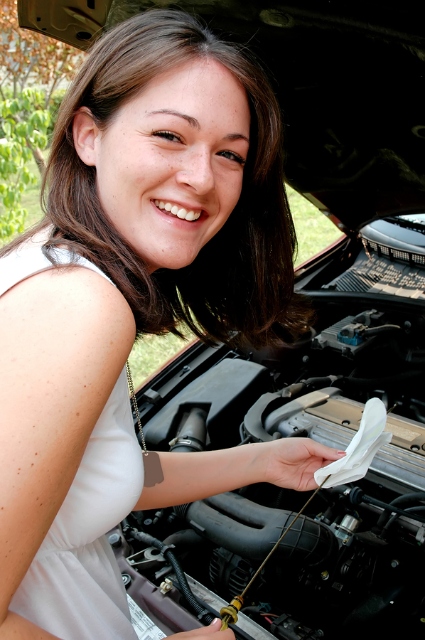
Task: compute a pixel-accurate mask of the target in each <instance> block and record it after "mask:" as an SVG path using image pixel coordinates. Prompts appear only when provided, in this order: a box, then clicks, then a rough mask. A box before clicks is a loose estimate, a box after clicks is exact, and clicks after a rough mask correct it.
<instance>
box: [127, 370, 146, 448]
mask: <svg viewBox="0 0 425 640" xmlns="http://www.w3.org/2000/svg"><path fill="white" fill-rule="evenodd" d="M125 370H126V372H127V384H128V389H129V391H130V400H131V403H132V405H133V411H134V415H135V416H136V421H137V427H138V429H139V433H140V439H141V441H142V448H143V455H144V456H147V455H148V450H147V448H146V442H145V434H144V433H143V427H142V421H141V419H140V413H139V407H138V406H137V400H136V394H135V393H134V384H133V377H132V375H131V370H130V365H129V362H128V360H127V362H126V363H125Z"/></svg>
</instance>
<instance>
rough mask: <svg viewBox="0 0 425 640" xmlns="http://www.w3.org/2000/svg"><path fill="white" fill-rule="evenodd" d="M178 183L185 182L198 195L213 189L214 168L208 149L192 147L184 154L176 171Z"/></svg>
mask: <svg viewBox="0 0 425 640" xmlns="http://www.w3.org/2000/svg"><path fill="white" fill-rule="evenodd" d="M177 181H178V182H179V184H186V185H188V186H189V187H191V188H192V189H194V190H195V191H196V193H197V194H198V195H205V194H207V193H208V192H210V191H211V190H212V189H214V183H215V178H214V170H213V167H212V162H211V155H210V151H209V150H208V149H199V148H198V149H192V150H190V151H189V150H188V153H187V154H185V157H184V159H183V163H182V166H181V169H180V170H179V171H178V173H177Z"/></svg>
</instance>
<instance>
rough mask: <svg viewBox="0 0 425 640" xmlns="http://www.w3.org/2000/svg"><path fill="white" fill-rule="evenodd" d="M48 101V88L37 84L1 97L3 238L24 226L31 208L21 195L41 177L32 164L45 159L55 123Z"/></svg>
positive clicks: (0, 218)
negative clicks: (37, 87)
mask: <svg viewBox="0 0 425 640" xmlns="http://www.w3.org/2000/svg"><path fill="white" fill-rule="evenodd" d="M44 104H45V93H44V91H41V90H39V89H34V88H27V89H24V90H23V91H22V92H21V93H20V94H18V95H17V96H16V97H7V96H5V99H4V100H1V101H0V241H5V240H7V239H9V238H10V237H11V236H12V235H13V234H15V233H16V232H18V233H20V232H21V231H23V229H24V224H25V219H26V217H27V210H26V209H25V208H24V207H22V205H21V197H22V194H23V193H24V191H25V189H26V188H27V187H28V186H30V185H33V184H36V183H37V181H38V176H36V175H34V174H33V173H32V172H31V171H30V170H29V169H28V164H29V163H30V162H31V160H32V159H33V158H34V157H37V158H38V160H39V162H41V163H42V162H43V158H42V151H43V150H44V149H46V148H47V144H48V134H49V130H50V127H51V123H52V115H51V111H50V109H46V108H45V107H44Z"/></svg>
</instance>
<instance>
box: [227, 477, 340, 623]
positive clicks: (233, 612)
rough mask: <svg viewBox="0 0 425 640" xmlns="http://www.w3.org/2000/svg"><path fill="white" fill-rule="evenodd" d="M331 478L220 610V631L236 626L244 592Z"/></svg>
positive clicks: (312, 496) (302, 508)
mask: <svg viewBox="0 0 425 640" xmlns="http://www.w3.org/2000/svg"><path fill="white" fill-rule="evenodd" d="M330 477H331V474H329V475H328V476H327V477H326V478H325V479H324V480H323V482H322V484H321V485H320V486H318V487H317V489H316V490H315V491H314V492H313V493H312V495H311V496H310V497H309V499H308V500H307V502H306V503H305V504H304V506H303V507H301V509H300V511H298V513H297V515H296V516H295V518H294V519H293V520H292V522H291V524H290V525H289V526H288V527H287V528H286V529H285V530H284V532H283V533H282V535H281V536H280V538H279V539H278V540H277V542H275V544H274V545H273V547H272V548H271V550H270V551H269V553H268V554H267V556H266V557H265V558H264V560H263V562H262V563H261V564H260V566H259V567H258V569H257V571H256V572H255V573H254V575H253V576H252V578H251V580H250V581H249V582H248V584H247V585H246V587H245V589H244V590H243V591H242V593H241V594H240V595H238V596H235V597H234V598H233V599H232V600H231V601H230V602H229V604H228V605H227V606H225V607H223V608H222V609H221V610H220V617H221V627H220V631H224V630H225V629H227V628H228V626H229V624H236V622H237V621H238V613H239V611H240V610H241V608H242V606H243V602H244V598H245V596H246V592H247V591H248V589H249V588H250V587H251V585H252V583H253V582H254V580H255V579H256V578H257V576H258V575H259V574H260V573H261V571H262V570H263V568H264V567H265V565H266V564H267V562H268V560H269V559H270V557H271V556H272V555H273V553H274V552H275V551H276V549H277V548H278V546H279V545H280V543H281V542H282V540H283V539H284V537H285V536H286V534H287V533H288V532H289V531H290V530H291V529H292V527H293V526H294V524H295V523H296V521H297V520H298V518H299V517H300V515H301V514H302V513H303V512H304V511H305V509H306V508H307V507H308V505H309V504H310V502H311V501H312V500H313V498H314V496H315V495H316V493H317V492H318V491H319V490H320V489H321V488H322V487H323V485H324V484H325V482H326V481H327V480H328V479H329V478H330Z"/></svg>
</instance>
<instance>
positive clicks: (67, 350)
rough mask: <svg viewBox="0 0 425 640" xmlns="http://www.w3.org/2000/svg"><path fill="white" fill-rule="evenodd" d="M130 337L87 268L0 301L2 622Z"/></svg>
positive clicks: (55, 274) (37, 278) (22, 287)
mask: <svg viewBox="0 0 425 640" xmlns="http://www.w3.org/2000/svg"><path fill="white" fill-rule="evenodd" d="M134 336H135V325H134V320H133V316H132V313H131V310H130V309H129V307H128V304H127V302H126V301H125V299H124V298H123V296H122V295H121V293H120V292H119V291H118V290H117V289H116V287H114V286H113V285H112V284H111V283H110V282H109V281H108V280H106V279H105V278H104V277H103V276H101V275H99V274H98V273H96V272H94V271H92V270H89V269H87V268H83V267H72V268H69V269H68V268H67V269H58V270H56V269H52V270H48V271H45V272H42V273H39V274H37V275H34V276H31V277H30V278H28V279H26V280H24V281H22V282H20V283H19V284H18V285H16V286H15V287H13V288H12V289H10V290H9V291H8V292H7V293H5V294H4V295H3V296H1V297H0V380H1V381H2V384H1V385H0V440H1V442H2V446H1V447H0V466H1V468H2V472H3V476H4V477H3V482H2V483H1V485H0V505H1V509H0V549H2V550H3V551H2V552H1V553H0V562H1V563H2V575H3V576H4V581H3V586H2V587H1V588H0V615H1V616H2V618H4V616H5V615H6V614H5V611H6V609H7V607H8V605H9V602H10V598H11V596H12V594H13V593H14V591H15V590H16V588H17V586H18V585H19V582H20V581H21V580H22V577H23V576H24V575H25V572H26V571H27V569H28V566H29V564H30V562H31V560H32V558H33V557H34V554H35V553H36V551H37V549H38V547H39V546H40V544H41V541H42V540H43V538H44V536H45V533H46V531H47V530H48V528H49V526H50V525H51V523H52V521H53V519H54V517H55V515H56V513H57V511H58V509H59V507H60V505H61V504H62V502H63V500H64V498H65V496H66V494H67V492H68V490H69V487H70V485H71V483H72V480H73V478H74V476H75V473H76V471H77V469H78V466H79V464H80V461H81V458H82V456H83V454H84V450H85V447H86V445H87V442H88V439H89V437H90V434H91V432H92V430H93V428H94V426H95V424H96V422H97V420H98V418H99V416H100V414H101V412H102V411H103V408H104V406H105V404H106V402H107V400H108V398H109V396H110V394H111V392H112V390H113V388H114V385H115V384H116V381H117V379H118V377H119V375H120V373H121V371H122V369H123V366H124V364H125V361H126V359H127V357H128V354H129V352H130V350H131V346H132V344H133V341H134ZM28 522H31V527H28V526H27V525H28ZM10 541H13V544H11V542H10Z"/></svg>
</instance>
